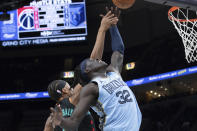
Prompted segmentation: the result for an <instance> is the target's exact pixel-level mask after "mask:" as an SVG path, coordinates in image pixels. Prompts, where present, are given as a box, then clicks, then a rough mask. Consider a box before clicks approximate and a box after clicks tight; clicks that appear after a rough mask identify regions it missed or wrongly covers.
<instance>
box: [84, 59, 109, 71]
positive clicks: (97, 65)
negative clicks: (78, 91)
mask: <svg viewBox="0 0 197 131" xmlns="http://www.w3.org/2000/svg"><path fill="white" fill-rule="evenodd" d="M107 66H108V65H107V63H105V62H104V61H102V60H98V59H89V60H88V61H87V63H86V68H87V69H88V70H89V71H90V72H91V71H98V70H99V69H102V68H106V67H107Z"/></svg>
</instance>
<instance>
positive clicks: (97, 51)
mask: <svg viewBox="0 0 197 131" xmlns="http://www.w3.org/2000/svg"><path fill="white" fill-rule="evenodd" d="M100 16H101V17H102V20H101V24H100V27H99V29H98V33H97V37H96V42H95V45H94V48H93V50H92V53H91V55H90V58H91V59H99V60H101V59H102V56H103V49H104V42H105V34H106V32H107V30H108V29H109V28H110V27H111V25H112V24H116V23H117V22H118V18H117V17H116V16H115V15H114V14H113V13H112V11H108V12H107V14H106V15H105V16H104V15H100Z"/></svg>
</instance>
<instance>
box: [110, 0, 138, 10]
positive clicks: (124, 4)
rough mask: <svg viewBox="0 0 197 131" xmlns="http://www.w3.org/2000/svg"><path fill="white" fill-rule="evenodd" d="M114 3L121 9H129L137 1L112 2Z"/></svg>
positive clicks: (115, 0)
mask: <svg viewBox="0 0 197 131" xmlns="http://www.w3.org/2000/svg"><path fill="white" fill-rule="evenodd" d="M112 2H113V3H114V5H115V6H117V7H118V8H120V9H128V8H130V7H131V6H132V5H133V4H134V3H135V0H112Z"/></svg>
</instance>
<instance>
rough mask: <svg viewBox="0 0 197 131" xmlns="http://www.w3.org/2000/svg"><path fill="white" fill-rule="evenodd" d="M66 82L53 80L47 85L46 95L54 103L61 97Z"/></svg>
mask: <svg viewBox="0 0 197 131" xmlns="http://www.w3.org/2000/svg"><path fill="white" fill-rule="evenodd" d="M66 83H67V82H66V81H63V80H54V81H52V82H51V83H50V84H49V85H48V93H49V96H50V97H51V99H53V100H55V101H56V102H58V101H59V99H60V98H61V97H62V89H63V88H64V87H65V85H66Z"/></svg>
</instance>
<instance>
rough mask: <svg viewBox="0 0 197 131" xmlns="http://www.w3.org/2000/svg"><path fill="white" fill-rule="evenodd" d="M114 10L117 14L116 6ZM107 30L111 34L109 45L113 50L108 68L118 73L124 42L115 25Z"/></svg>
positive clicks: (120, 67)
mask: <svg viewBox="0 0 197 131" xmlns="http://www.w3.org/2000/svg"><path fill="white" fill-rule="evenodd" d="M114 12H116V13H115V14H117V15H119V14H120V12H119V11H118V9H117V8H116V9H115V10H114ZM109 30H110V34H111V46H112V51H113V54H112V57H111V64H110V68H109V70H111V71H116V72H119V73H120V72H121V70H122V64H123V56H124V43H123V41H122V37H121V35H120V33H119V30H118V27H117V26H116V25H114V26H112V27H111V28H110V29H109Z"/></svg>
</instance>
